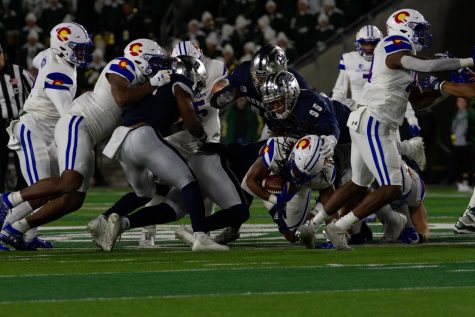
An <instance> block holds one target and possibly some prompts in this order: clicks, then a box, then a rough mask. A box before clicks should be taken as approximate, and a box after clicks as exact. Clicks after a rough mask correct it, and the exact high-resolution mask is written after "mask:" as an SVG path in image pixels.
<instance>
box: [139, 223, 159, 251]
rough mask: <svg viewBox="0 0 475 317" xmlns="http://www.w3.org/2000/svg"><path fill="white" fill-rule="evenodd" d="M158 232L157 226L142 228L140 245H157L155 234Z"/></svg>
mask: <svg viewBox="0 0 475 317" xmlns="http://www.w3.org/2000/svg"><path fill="white" fill-rule="evenodd" d="M156 234H157V226H156V225H150V226H145V227H143V228H142V233H141V234H140V240H139V246H142V247H147V246H153V245H155V235H156Z"/></svg>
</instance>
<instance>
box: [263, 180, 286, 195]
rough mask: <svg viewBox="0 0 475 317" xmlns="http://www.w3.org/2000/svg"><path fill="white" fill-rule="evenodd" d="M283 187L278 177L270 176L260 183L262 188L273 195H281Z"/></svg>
mask: <svg viewBox="0 0 475 317" xmlns="http://www.w3.org/2000/svg"><path fill="white" fill-rule="evenodd" d="M283 185H284V179H283V178H282V176H280V175H270V176H268V177H267V178H266V179H264V180H263V181H262V187H264V188H265V189H266V190H267V191H268V192H269V193H271V194H274V195H278V194H280V193H281V191H282V186H283Z"/></svg>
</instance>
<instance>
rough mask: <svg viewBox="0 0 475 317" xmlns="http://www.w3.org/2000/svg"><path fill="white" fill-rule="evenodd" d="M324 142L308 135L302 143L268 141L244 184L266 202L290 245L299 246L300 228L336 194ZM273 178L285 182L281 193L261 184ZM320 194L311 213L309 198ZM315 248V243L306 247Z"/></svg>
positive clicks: (333, 170)
mask: <svg viewBox="0 0 475 317" xmlns="http://www.w3.org/2000/svg"><path fill="white" fill-rule="evenodd" d="M322 144H323V140H322V139H321V138H320V137H319V136H315V135H307V136H305V137H303V138H301V139H299V140H296V139H294V138H290V137H289V138H288V137H273V138H270V139H269V140H267V144H266V146H265V147H264V149H263V150H262V153H261V156H260V157H258V158H257V160H256V161H255V162H254V164H253V165H252V166H251V168H250V169H249V171H248V172H247V175H246V176H245V178H244V180H243V181H242V183H241V186H242V188H244V189H245V190H246V191H247V192H248V193H250V194H251V195H253V196H255V197H259V198H261V199H263V200H264V204H265V206H266V207H267V208H268V210H269V213H270V214H271V216H272V218H273V219H274V221H275V222H276V223H277V225H278V226H279V231H280V233H282V234H283V235H284V236H285V238H286V239H287V240H288V241H290V242H297V241H299V238H298V237H297V236H296V235H295V231H296V230H297V228H298V227H299V226H300V225H301V224H302V223H303V222H304V221H305V220H306V219H307V215H308V213H309V212H310V213H312V214H315V213H316V210H317V208H318V206H319V205H321V203H322V202H323V203H325V202H326V201H327V200H328V199H329V197H330V195H331V194H332V193H333V191H334V188H333V185H332V184H333V181H334V180H335V166H334V164H333V161H332V160H331V158H328V157H325V156H323V155H321V153H320V151H321V146H322ZM270 175H277V176H279V177H280V179H282V181H283V185H282V190H281V192H280V193H279V194H278V195H275V194H271V193H270V192H269V191H268V190H267V189H266V188H265V187H264V186H263V185H262V184H263V182H264V181H265V180H266V178H267V177H268V176H270ZM312 188H313V189H318V190H319V199H318V200H317V203H316V205H315V207H314V208H313V209H312V210H311V211H310V195H311V192H312ZM306 245H307V247H309V248H314V247H315V245H314V243H313V241H311V242H310V243H307V244H306Z"/></svg>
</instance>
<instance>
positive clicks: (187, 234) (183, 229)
mask: <svg viewBox="0 0 475 317" xmlns="http://www.w3.org/2000/svg"><path fill="white" fill-rule="evenodd" d="M175 238H176V239H178V240H182V241H184V242H185V243H186V244H188V245H190V246H193V244H194V243H195V236H194V235H193V230H191V229H190V228H189V227H187V226H185V225H182V226H179V227H178V228H177V229H176V230H175Z"/></svg>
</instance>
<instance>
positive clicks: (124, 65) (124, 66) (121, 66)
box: [119, 60, 128, 68]
mask: <svg viewBox="0 0 475 317" xmlns="http://www.w3.org/2000/svg"><path fill="white" fill-rule="evenodd" d="M127 65H128V64H127V61H124V60H121V61H120V62H119V67H120V68H126V67H127Z"/></svg>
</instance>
